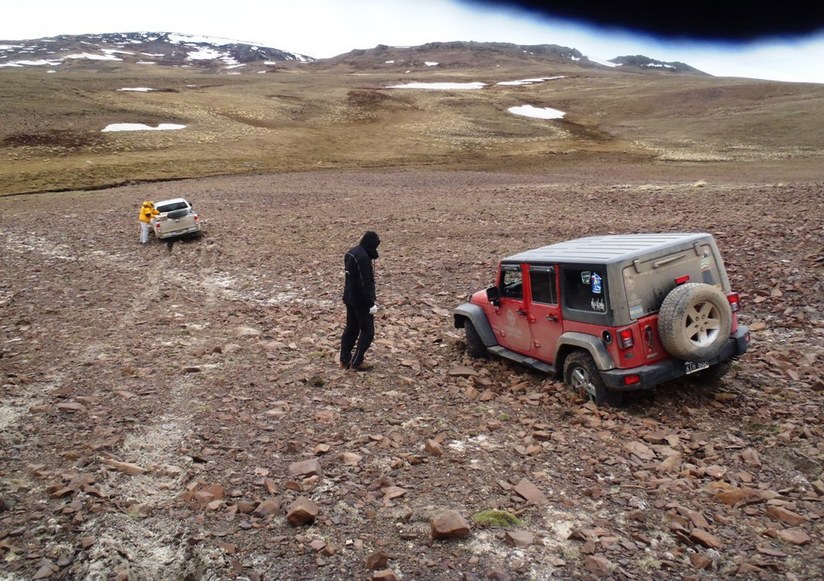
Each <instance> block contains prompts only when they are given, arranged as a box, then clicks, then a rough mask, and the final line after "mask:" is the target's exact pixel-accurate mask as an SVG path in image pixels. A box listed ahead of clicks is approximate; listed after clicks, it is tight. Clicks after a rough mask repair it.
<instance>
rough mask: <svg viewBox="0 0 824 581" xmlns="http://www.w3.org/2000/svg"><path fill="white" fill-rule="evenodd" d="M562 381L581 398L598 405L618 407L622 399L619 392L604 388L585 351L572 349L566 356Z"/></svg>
mask: <svg viewBox="0 0 824 581" xmlns="http://www.w3.org/2000/svg"><path fill="white" fill-rule="evenodd" d="M564 381H565V382H566V383H567V384H568V385H569V386H570V387H572V389H574V390H576V391H577V392H578V395H580V396H581V397H582V398H584V399H588V400H592V401H594V402H595V404H596V405H599V406H601V405H607V406H611V407H618V406H620V405H621V403H622V402H623V399H624V398H623V394H622V393H621V392H617V391H610V390H608V389H607V388H606V386H605V385H604V382H603V380H602V379H601V374H600V373H598V368H597V367H596V366H595V361H593V359H592V355H590V354H589V353H587V352H586V351H574V352H572V353H570V354H569V356H568V357H567V358H566V360H565V361H564Z"/></svg>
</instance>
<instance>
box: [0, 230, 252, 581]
mask: <svg viewBox="0 0 824 581" xmlns="http://www.w3.org/2000/svg"><path fill="white" fill-rule="evenodd" d="M2 247H3V252H10V253H15V254H19V255H25V256H26V257H27V260H29V261H30V262H31V263H39V262H40V261H43V262H44V266H43V267H41V268H44V269H47V268H48V263H49V262H50V261H53V260H59V261H68V262H77V263H79V264H81V263H82V268H86V269H94V270H97V271H102V270H112V269H115V270H117V272H118V275H122V276H127V277H129V278H131V279H133V280H134V281H135V284H136V286H137V290H136V292H135V293H134V295H133V296H132V297H131V298H130V300H129V303H128V304H129V306H128V307H127V308H126V309H124V311H123V312H122V314H121V316H120V317H119V320H113V321H110V323H109V330H110V331H112V332H110V333H108V334H105V333H100V334H98V335H96V336H97V339H96V340H93V341H91V342H89V343H88V344H86V345H85V346H84V347H83V349H82V350H81V351H80V352H79V353H78V354H77V355H76V356H75V359H76V362H77V363H78V364H80V365H81V366H82V365H92V364H94V363H95V362H96V361H98V360H99V359H101V358H106V359H109V358H112V357H114V358H117V352H118V347H117V345H116V344H115V343H114V342H113V341H112V337H114V338H115V340H117V341H122V340H123V338H124V337H129V335H130V334H133V333H134V332H135V331H134V330H135V329H136V328H138V327H139V325H140V323H141V321H143V320H144V319H145V318H146V314H147V313H151V312H153V311H154V310H155V309H156V306H157V304H158V302H159V300H160V298H161V297H162V295H163V290H162V289H163V288H164V287H165V288H169V287H182V288H184V289H185V291H186V292H187V293H192V292H195V293H205V294H206V296H207V303H212V304H214V303H220V302H221V301H223V300H227V299H229V300H237V294H236V293H234V292H232V291H231V289H230V288H224V287H221V286H217V285H214V284H211V283H210V282H209V280H208V278H205V277H204V278H201V279H198V280H195V281H192V280H190V279H189V278H185V277H183V275H181V274H180V273H178V272H177V271H175V270H174V269H173V268H170V262H171V261H170V257H169V256H168V255H163V256H161V258H160V259H159V260H154V261H151V262H150V263H149V265H148V266H144V265H142V264H141V263H140V262H138V261H136V260H135V259H134V258H133V257H132V256H128V255H125V254H120V253H117V252H105V251H92V252H91V253H90V254H87V255H85V256H82V257H81V256H78V255H77V254H75V253H74V252H72V250H71V248H70V247H69V246H67V245H65V244H59V243H56V242H54V241H53V240H51V239H49V237H47V236H43V235H40V234H35V233H31V232H10V231H6V232H5V236H4V239H3V240H2ZM193 282H194V283H195V284H192V283H193ZM87 308H88V307H87ZM144 322H145V321H144ZM159 328H160V332H159V333H158V334H157V335H155V336H154V337H153V340H154V341H156V342H158V343H161V344H162V343H166V344H173V343H174V342H175V337H174V334H173V331H174V326H172V325H170V326H169V327H167V328H164V327H163V326H161V327H159ZM142 332H143V333H145V332H148V331H142ZM113 353H114V354H115V355H114V356H113V355H112V354H113ZM157 379H159V382H158V385H156V386H155V387H157V388H158V389H157V390H156V391H155V392H154V393H156V394H158V395H161V396H162V397H163V400H164V401H163V404H162V406H160V407H161V409H163V410H164V411H163V413H162V414H160V415H158V416H156V417H153V419H152V422H151V423H150V424H143V425H142V426H140V427H139V428H138V430H136V431H133V432H131V433H128V434H127V435H126V436H125V438H124V440H123V442H122V444H121V445H120V446H119V448H118V449H115V450H113V452H114V453H115V454H116V459H117V460H119V461H124V462H128V463H130V464H135V465H137V466H140V467H142V468H144V469H145V470H146V472H145V473H142V474H136V475H127V474H125V473H123V472H120V471H118V470H116V469H109V468H107V467H103V468H102V473H103V475H102V477H100V478H99V480H98V486H99V487H100V489H101V492H102V493H103V495H104V496H105V497H106V498H109V499H110V500H112V501H117V502H116V503H117V504H118V505H120V506H128V509H127V510H126V511H125V512H117V511H115V512H108V513H106V512H104V513H100V514H92V515H90V516H89V518H88V520H87V521H86V522H85V523H84V524H83V527H82V528H83V531H84V532H85V533H87V534H90V535H95V534H96V535H98V537H97V538H96V542H95V546H94V547H93V548H92V550H91V551H90V552H89V557H90V560H89V561H88V562H79V563H77V568H76V569H75V571H74V572H75V573H77V574H80V575H82V576H84V577H86V578H89V577H91V578H96V577H98V576H99V577H100V578H104V577H105V576H106V575H107V573H109V572H111V571H117V570H125V571H128V572H129V576H130V578H132V576H134V578H141V579H160V578H184V577H186V576H187V575H192V574H193V573H194V572H195V570H196V569H197V568H198V567H199V566H200V565H199V562H200V560H201V559H200V558H198V559H192V550H191V548H190V547H188V546H186V545H185V544H181V543H180V533H181V531H180V523H179V522H178V521H176V520H175V519H173V518H171V517H168V516H165V515H164V514H163V509H164V508H165V507H168V506H169V505H170V504H172V503H173V502H174V499H175V498H176V497H177V496H178V495H179V493H180V492H182V491H183V489H184V485H185V483H186V481H187V479H188V478H189V469H190V467H191V464H192V459H191V457H189V456H186V455H182V454H180V453H179V451H178V448H179V444H180V442H181V441H183V440H184V438H185V437H186V436H187V435H188V434H189V433H190V432H191V431H192V429H193V426H192V423H193V410H192V408H191V406H192V400H193V397H192V396H193V394H195V392H196V387H197V386H196V382H195V380H194V379H192V378H191V377H190V376H186V375H184V376H180V375H178V374H175V375H174V376H173V377H170V378H167V377H163V376H161V377H158V378H157ZM67 381H70V377H67V376H66V375H64V374H61V375H59V376H55V377H54V378H53V380H52V381H50V382H48V383H42V382H39V383H32V384H29V385H27V386H25V388H24V389H16V390H15V392H14V394H13V397H12V398H10V401H5V402H3V404H2V405H1V406H0V431H6V432H8V433H9V434H11V433H13V432H16V429H15V428H16V426H17V424H18V423H19V422H20V421H21V418H22V417H24V416H25V414H26V412H27V410H28V409H30V408H31V407H33V406H40V405H43V404H46V403H50V402H52V400H53V395H52V394H53V392H54V391H55V390H58V389H60V388H61V387H63V386H64V385H65V384H66V382H67ZM149 397H156V396H155V395H152V396H149ZM194 399H195V400H196V398H194ZM112 411H114V412H115V413H117V412H118V410H112ZM100 459H102V460H103V462H102V463H101V466H105V460H106V458H105V457H103V456H102V455H101V457H100ZM204 558H208V557H204Z"/></svg>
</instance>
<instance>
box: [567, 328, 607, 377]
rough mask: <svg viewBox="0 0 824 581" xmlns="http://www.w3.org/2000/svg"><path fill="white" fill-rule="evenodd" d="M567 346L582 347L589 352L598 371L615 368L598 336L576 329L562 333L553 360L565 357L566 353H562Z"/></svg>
mask: <svg viewBox="0 0 824 581" xmlns="http://www.w3.org/2000/svg"><path fill="white" fill-rule="evenodd" d="M567 346H569V347H575V348H579V349H584V350H585V351H587V352H589V354H590V355H592V358H593V359H594V360H595V365H596V366H597V367H598V370H599V371H607V370H609V369H615V362H614V361H613V360H612V357H611V356H610V354H609V351H607V348H606V346H605V345H604V342H603V341H601V339H599V338H598V337H595V336H593V335H587V334H586V333H578V332H576V331H569V332H567V333H564V334H563V335H561V336H560V337H559V338H558V348H557V349H556V351H555V361H559V357H566V353H564V351H567V352H568V351H569V349H564V347H567Z"/></svg>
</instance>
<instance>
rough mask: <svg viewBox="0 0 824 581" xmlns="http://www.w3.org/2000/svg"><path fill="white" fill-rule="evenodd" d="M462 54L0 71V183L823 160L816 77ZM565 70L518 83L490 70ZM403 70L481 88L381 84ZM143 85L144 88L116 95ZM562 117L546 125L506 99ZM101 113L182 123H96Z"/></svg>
mask: <svg viewBox="0 0 824 581" xmlns="http://www.w3.org/2000/svg"><path fill="white" fill-rule="evenodd" d="M500 64H501V63H497V64H496V63H495V62H482V61H481V60H479V59H475V61H472V60H471V58H470V57H469V56H467V57H466V58H464V59H463V60H461V61H460V62H459V63H458V64H451V65H449V66H446V67H442V68H438V67H418V68H415V69H414V70H413V71H412V72H409V73H406V72H399V70H398V69H397V67H396V68H386V67H380V66H377V65H374V64H373V65H370V66H369V67H361V68H357V69H356V68H354V67H352V66H348V65H341V64H335V63H334V62H332V61H330V62H323V61H321V62H317V63H312V64H291V65H289V66H287V67H283V68H280V69H278V72H275V73H268V74H243V75H230V74H225V73H224V74H218V73H202V72H200V73H199V72H196V71H193V70H187V69H182V68H180V69H163V68H154V67H132V68H129V67H128V66H123V67H121V68H107V69H103V70H100V71H88V70H85V71H83V70H74V71H68V72H58V73H55V74H46V73H45V72H44V71H42V70H0V81H2V82H1V83H0V102H2V103H3V107H2V108H0V160H2V163H0V195H3V194H13V193H22V192H37V191H60V190H75V189H90V188H97V187H102V186H106V185H113V184H119V183H128V182H133V181H146V180H165V179H177V178H190V177H200V176H211V175H232V174H247V173H256V172H273V171H274V172H276V171H290V170H307V169H314V168H371V167H399V166H400V167H402V166H437V167H443V168H448V169H453V168H464V169H491V170H496V169H508V170H524V171H530V170H533V169H544V168H545V167H546V166H547V164H555V163H561V162H566V161H568V160H578V161H581V160H585V159H587V158H588V157H589V156H598V157H602V156H607V157H615V158H616V159H622V160H625V161H638V162H646V161H663V162H668V161H673V162H688V163H706V162H736V163H738V162H741V163H745V164H756V165H757V164H760V163H763V162H787V163H793V164H798V165H799V167H801V168H803V171H811V170H810V168H811V167H813V166H814V165H815V164H816V163H818V162H820V161H821V159H822V157H824V131H822V130H821V128H822V126H824V86H821V85H805V84H791V83H771V82H763V81H750V80H743V79H718V78H712V77H701V76H685V75H641V74H630V73H622V72H615V71H598V70H594V69H585V68H579V67H576V66H574V65H571V64H566V65H555V66H552V65H548V64H547V63H545V62H544V63H535V62H526V63H518V62H515V61H506V62H504V63H503V65H502V66H498V65H500ZM536 77H563V78H560V79H555V80H551V81H547V82H544V83H538V84H532V85H527V86H523V85H522V86H500V85H496V84H495V83H497V82H499V81H512V80H518V79H525V78H536ZM411 81H424V82H435V81H449V82H470V81H480V82H483V83H486V85H487V86H486V87H485V88H483V89H481V90H472V91H456V90H453V91H427V90H407V89H404V90H400V89H387V88H386V87H388V86H390V85H396V84H401V83H406V82H411ZM127 87H150V88H152V89H154V91H152V92H126V91H120V90H119V89H122V88H127ZM524 104H528V105H533V106H536V107H553V108H556V109H560V110H562V111H565V112H566V113H567V115H566V117H565V118H564V119H563V120H557V121H546V120H539V119H531V118H527V117H519V116H515V115H512V114H510V113H508V112H507V109H508V108H509V107H512V106H517V105H524ZM110 123H144V124H151V125H155V124H158V123H179V124H184V125H186V129H184V130H180V131H147V132H114V133H102V132H101V130H102V129H103V128H104V127H105V126H106V125H108V124H110Z"/></svg>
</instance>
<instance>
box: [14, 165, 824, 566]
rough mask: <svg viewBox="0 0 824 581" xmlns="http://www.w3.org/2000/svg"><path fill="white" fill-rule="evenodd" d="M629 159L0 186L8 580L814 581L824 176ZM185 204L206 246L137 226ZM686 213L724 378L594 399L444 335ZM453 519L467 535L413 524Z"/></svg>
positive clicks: (822, 562)
mask: <svg viewBox="0 0 824 581" xmlns="http://www.w3.org/2000/svg"><path fill="white" fill-rule="evenodd" d="M582 176H588V177H586V178H585V177H582ZM648 178H649V179H647V180H642V179H641V178H639V176H638V173H636V172H632V171H627V170H623V173H622V170H620V168H602V169H600V170H597V171H596V170H592V171H590V172H587V173H585V174H584V173H577V172H572V171H570V172H567V173H552V174H550V173H546V174H542V175H534V176H523V175H508V174H481V173H458V172H444V173H437V172H419V171H397V172H393V171H381V172H314V173H303V174H285V175H260V176H251V177H245V178H216V179H206V180H198V181H185V182H169V183H161V184H152V185H146V184H144V185H134V186H129V187H124V188H119V189H112V190H104V191H98V192H76V193H62V194H42V195H32V196H17V197H8V198H0V443H2V446H0V578H2V579H12V580H18V579H135V580H137V579H140V580H143V579H210V580H211V579H252V580H254V579H340V580H350V579H392V578H399V579H426V580H439V579H450V580H451V579H498V580H502V579H550V578H562V579H589V578H613V579H650V578H654V579H663V578H667V579H703V578H707V579H708V578H719V577H738V578H743V579H762V578H763V579H813V578H820V577H822V576H824V549H822V546H824V545H822V538H823V537H824V519H822V517H823V516H824V503H823V502H822V501H824V482H822V480H824V476H822V470H823V469H824V443H822V436H823V435H824V427H822V422H821V411H822V404H821V400H822V393H824V392H823V391H822V390H824V382H823V381H822V375H821V371H820V369H821V366H822V365H824V318H822V312H823V311H824V299H822V296H824V277H822V268H823V265H824V241H822V231H824V185H822V184H821V183H806V182H805V183H795V182H792V181H786V182H783V183H778V182H772V181H768V180H755V179H753V178H752V176H749V175H747V173H746V172H741V173H740V175H736V176H733V175H732V174H730V175H729V176H728V177H727V178H719V179H707V180H706V182H698V179H697V177H696V176H685V177H684V179H675V178H673V177H672V176H671V175H670V176H664V175H663V174H661V175H657V176H656V175H653V174H649V175H648ZM176 196H185V197H187V198H189V199H190V201H192V202H193V204H194V206H195V208H196V209H197V210H198V211H200V212H201V215H202V216H203V218H204V219H205V220H206V229H205V234H204V236H203V237H202V238H201V239H199V240H192V241H186V242H178V243H175V244H173V245H165V244H161V243H159V242H154V243H153V244H151V245H148V246H145V247H144V246H141V245H139V244H138V225H137V219H136V218H137V210H138V207H139V205H140V202H141V201H142V200H143V199H144V198H149V199H154V200H159V199H164V198H170V197H176ZM367 229H374V230H377V231H378V232H379V233H380V235H381V237H382V238H383V240H384V242H383V244H382V245H381V248H380V250H381V254H382V256H381V259H380V260H379V261H378V263H377V266H376V272H377V283H378V301H379V304H380V307H381V310H380V312H379V314H378V317H377V337H376V341H375V345H374V347H373V349H372V350H371V351H370V354H369V355H370V357H369V359H370V361H371V362H372V363H374V365H375V368H374V370H373V371H370V372H366V373H354V372H349V371H343V370H340V369H338V368H337V366H336V360H337V353H336V350H337V346H338V339H339V335H340V331H341V329H342V325H343V319H344V311H343V309H342V305H341V303H340V299H339V297H340V290H341V283H342V280H343V279H342V273H341V270H342V255H343V253H344V252H345V250H347V249H348V248H349V247H350V246H352V245H354V244H355V243H356V242H357V240H358V238H359V237H360V235H361V234H362V232H363V231H365V230H367ZM694 230H697V231H709V232H711V233H713V234H714V235H715V236H716V237H717V239H718V242H719V246H720V248H721V251H722V253H723V255H724V257H725V260H726V262H727V267H728V271H729V274H730V278H731V281H732V285H733V287H734V288H735V289H737V290H739V291H740V292H741V296H742V308H743V310H742V313H741V320H742V321H743V322H744V323H746V324H748V325H749V326H750V329H751V330H752V331H753V333H752V335H753V342H752V347H751V351H750V352H749V353H748V354H747V355H746V356H745V357H744V358H742V359H741V360H740V361H739V362H738V363H737V364H736V365H735V366H734V368H733V371H732V373H731V375H730V376H728V377H727V378H726V379H724V380H722V381H721V382H720V383H719V384H717V385H696V384H691V383H680V384H676V385H669V386H666V387H662V388H660V389H658V390H655V391H654V392H650V393H643V394H638V395H637V396H635V397H632V398H630V401H629V402H628V403H627V405H626V406H625V407H623V408H621V409H618V410H615V409H597V408H596V407H594V406H593V405H592V404H588V403H585V402H582V401H580V400H579V399H577V396H576V395H575V394H573V393H571V392H570V391H569V390H567V389H566V388H565V387H564V386H563V385H562V384H561V383H559V382H558V381H556V380H555V379H553V378H549V377H546V376H542V375H540V374H537V373H533V372H530V371H527V370H525V369H522V368H520V367H517V366H515V365H512V364H509V363H506V362H503V361H499V360H489V361H476V360H471V359H469V358H468V357H467V356H466V354H465V351H464V344H463V338H462V335H461V333H459V332H458V331H457V330H455V329H454V328H453V327H452V324H451V310H452V308H454V307H455V306H456V305H457V304H459V303H460V302H462V301H463V300H464V298H465V297H466V295H467V293H468V292H470V291H472V290H476V289H480V288H483V287H485V286H487V285H488V284H489V283H490V282H491V281H492V279H493V275H494V268H495V264H496V261H497V259H498V258H499V257H500V256H504V255H507V254H511V253H514V252H517V251H520V250H524V249H527V248H530V247H534V246H538V245H543V244H547V243H550V242H555V241H559V240H562V239H566V238H571V237H576V236H580V235H588V234H600V233H607V232H638V231H694ZM449 511H453V512H449ZM315 513H316V514H315ZM450 514H451V515H452V517H453V519H454V521H455V522H457V523H458V528H459V529H460V527H461V526H462V525H463V524H467V525H469V531H468V534H466V535H465V536H462V537H461V538H456V539H440V538H435V537H436V536H438V535H436V534H433V524H432V523H433V519H434V520H436V528H437V527H440V526H442V524H443V523H442V522H441V521H442V520H448V519H446V517H445V516H444V515H447V516H448V515H450ZM312 516H314V519H313V520H310V519H311V517H312ZM437 519H441V520H437ZM463 521H465V523H464V522H463ZM446 526H449V525H448V523H447V525H446ZM462 532H464V533H465V532H466V531H465V530H464V531H462Z"/></svg>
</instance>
